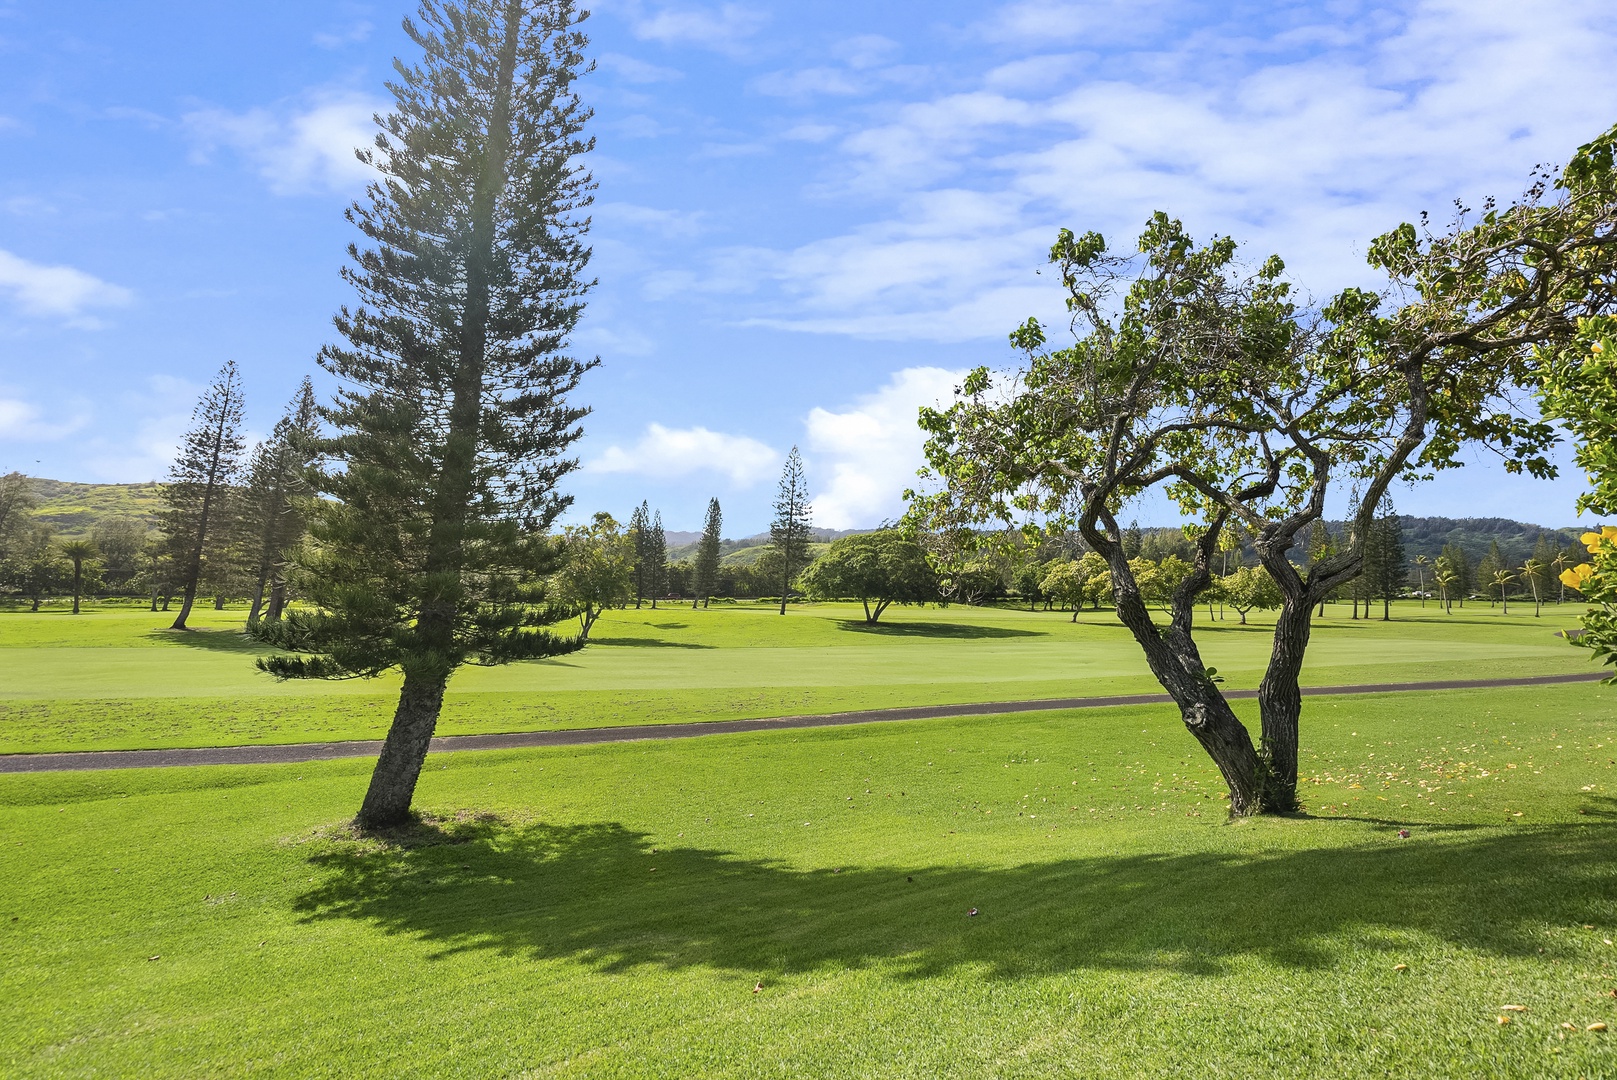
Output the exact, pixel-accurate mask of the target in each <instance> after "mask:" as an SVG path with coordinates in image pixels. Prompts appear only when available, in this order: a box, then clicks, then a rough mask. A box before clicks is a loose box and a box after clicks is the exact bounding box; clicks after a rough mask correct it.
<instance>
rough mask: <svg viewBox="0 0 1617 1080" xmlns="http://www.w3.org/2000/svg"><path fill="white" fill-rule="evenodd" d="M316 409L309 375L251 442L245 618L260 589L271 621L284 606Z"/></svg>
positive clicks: (258, 603) (254, 616)
mask: <svg viewBox="0 0 1617 1080" xmlns="http://www.w3.org/2000/svg"><path fill="white" fill-rule="evenodd" d="M319 423H320V420H319V410H318V408H317V406H316V405H315V400H314V386H313V384H312V383H310V381H309V380H308V379H304V380H303V384H302V385H301V386H299V387H298V392H297V394H296V395H295V396H294V397H293V398H292V401H291V402H290V403H289V404H288V405H287V407H286V415H284V416H282V417H281V419H280V420H279V421H278V422H277V423H276V425H275V430H274V431H273V432H271V433H270V437H269V438H267V439H265V440H264V441H263V442H261V443H259V444H258V446H256V447H254V449H253V455H252V458H251V459H250V460H249V462H248V465H247V491H246V495H245V499H244V502H245V508H246V513H245V515H244V516H245V519H246V521H247V523H248V526H249V530H248V531H249V535H250V538H251V543H250V547H249V550H250V551H251V553H252V563H253V565H252V572H253V606H252V609H251V610H250V611H249V612H248V615H247V623H248V625H252V624H254V623H257V622H258V617H259V613H260V611H261V610H262V609H263V606H264V600H265V592H266V590H267V591H268V593H269V597H268V599H269V609H268V611H267V612H265V614H266V617H267V618H268V619H269V620H270V621H271V622H276V621H278V620H279V619H280V618H281V614H282V612H283V611H284V610H285V608H286V570H287V560H288V554H289V553H290V552H291V550H292V548H293V547H294V546H295V545H296V544H297V543H298V541H300V540H301V539H302V538H303V530H304V502H305V500H306V498H307V494H308V481H309V469H310V468H311V467H312V466H313V465H314V454H315V444H316V440H317V439H318V438H319V434H320V431H319Z"/></svg>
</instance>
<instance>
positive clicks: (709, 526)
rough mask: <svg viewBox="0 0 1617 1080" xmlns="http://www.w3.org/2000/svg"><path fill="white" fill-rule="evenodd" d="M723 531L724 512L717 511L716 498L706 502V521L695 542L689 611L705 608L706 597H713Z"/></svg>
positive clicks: (717, 501)
mask: <svg viewBox="0 0 1617 1080" xmlns="http://www.w3.org/2000/svg"><path fill="white" fill-rule="evenodd" d="M723 530H724V512H723V511H722V510H720V509H719V500H718V499H716V498H713V499H709V500H708V501H707V519H706V520H705V521H704V522H703V523H702V538H701V539H700V540H698V541H697V542H696V566H695V573H694V574H693V575H692V577H693V579H694V581H693V584H694V585H695V588H694V589H692V590H691V591H692V593H693V594H694V595H693V596H692V597H691V609H692V610H695V609H696V606H697V605H698V604H700V605H701V606H703V607H706V606H707V601H708V597H710V596H712V595H713V587H714V585H715V584H717V582H718V580H719V544H720V533H721V532H722V531H723Z"/></svg>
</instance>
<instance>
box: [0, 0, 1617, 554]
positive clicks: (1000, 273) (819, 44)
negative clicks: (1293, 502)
mask: <svg viewBox="0 0 1617 1080" xmlns="http://www.w3.org/2000/svg"><path fill="white" fill-rule="evenodd" d="M405 12H406V7H405V5H403V4H387V3H343V2H339V3H331V2H329V0H328V2H323V3H312V2H305V0H282V2H281V3H278V4H275V5H270V6H260V5H250V6H249V5H239V4H219V3H216V2H214V3H200V2H197V3H163V2H153V3H146V4H138V5H137V4H121V3H88V2H77V0H65V2H59V3H54V4H44V3H37V2H32V3H15V2H12V3H7V2H6V0H0V470H9V469H13V468H16V469H22V470H24V471H26V472H29V473H33V474H36V475H43V476H51V477H55V478H58V479H71V480H107V481H114V480H116V481H125V480H147V479H153V478H157V477H159V476H160V475H161V473H162V471H163V468H164V466H165V465H166V462H167V459H168V457H169V456H170V455H171V453H172V449H173V447H174V445H175V443H176V441H177V439H178V437H179V435H180V433H181V431H182V430H183V429H184V426H185V423H186V420H187V417H188V414H189V411H190V409H191V406H192V404H193V402H194V399H195V395H196V393H197V391H198V390H199V389H200V388H201V386H202V384H203V383H205V382H206V380H207V379H208V377H209V376H210V375H211V374H212V372H214V371H215V370H216V369H217V368H218V366H219V364H220V363H221V362H223V361H224V360H225V359H227V358H233V359H235V360H237V361H238V362H239V363H240V364H241V366H242V368H243V371H244V373H245V379H246V387H247V392H248V395H249V399H248V400H249V406H250V407H249V425H250V427H251V428H252V430H253V431H254V432H264V431H267V430H268V429H269V427H270V426H271V425H272V424H273V422H274V420H275V418H276V416H277V415H278V414H279V411H280V409H281V408H282V406H283V404H284V402H285V401H286V399H287V398H288V397H289V396H290V395H291V393H292V391H293V389H294V388H295V386H296V384H297V382H298V380H299V379H300V378H301V377H302V376H303V375H304V374H306V373H309V372H311V371H312V370H313V368H314V365H313V362H312V357H313V355H314V353H315V351H316V349H317V348H318V346H319V345H320V343H321V342H323V341H325V340H327V339H328V338H329V336H330V316H331V313H332V312H333V311H334V310H335V309H336V307H337V306H338V305H339V304H341V303H343V302H344V301H345V300H347V299H348V296H347V292H346V290H345V288H344V287H343V285H342V283H341V281H340V280H339V278H338V276H337V269H338V267H339V266H340V264H341V259H342V253H343V248H344V246H345V245H346V244H347V243H348V242H349V240H350V239H351V238H353V232H352V229H351V227H350V226H348V225H347V224H346V223H345V222H344V221H343V220H342V216H341V215H342V209H343V207H344V206H345V205H346V203H347V202H348V201H350V200H351V199H352V198H354V197H355V195H356V194H357V193H358V191H359V190H360V188H361V187H362V185H363V183H364V180H365V176H364V173H363V170H362V169H361V167H360V166H359V165H358V164H357V163H356V162H354V160H353V158H352V153H351V149H352V147H353V146H354V145H356V143H358V142H360V141H363V140H365V139H366V138H367V135H366V131H367V128H368V127H369V117H370V115H371V114H372V113H373V112H374V111H376V110H378V109H383V108H385V107H386V99H385V91H384V89H383V86H382V82H383V80H384V78H385V77H386V75H387V72H388V70H389V67H388V65H389V62H390V59H391V57H392V56H394V55H395V54H396V53H399V52H401V51H404V50H406V49H407V47H408V43H407V42H406V40H405V39H404V37H403V35H402V33H401V32H400V31H399V29H398V24H399V20H400V18H401V16H402V15H403V14H405ZM589 29H590V33H591V35H592V37H593V42H594V45H593V48H594V53H595V55H596V57H597V58H598V60H599V70H598V71H597V73H596V74H594V75H593V76H591V77H590V79H589V80H588V85H587V88H586V96H587V97H588V99H589V100H590V102H591V103H592V104H593V105H594V107H595V109H596V112H597V119H596V121H595V129H594V130H595V134H596V135H597V137H598V140H599V144H598V149H597V151H596V152H595V154H594V156H593V162H592V165H593V168H594V172H595V175H596V177H597V179H598V181H599V183H600V190H599V196H598V198H599V205H598V207H597V211H596V215H595V217H596V227H595V230H594V233H593V237H594V246H595V251H596V258H595V262H594V264H593V268H594V272H595V273H596V274H597V275H598V277H599V279H600V286H599V289H598V290H597V291H596V293H595V294H594V297H593V301H592V306H591V309H590V313H589V316H588V319H587V322H586V325H585V327H584V328H583V330H582V332H581V334H580V340H579V347H580V350H581V351H585V352H588V353H599V354H600V356H601V358H602V360H603V364H602V366H601V368H600V369H599V370H598V371H596V372H594V373H592V374H591V375H590V376H589V377H588V379H587V381H586V383H585V385H584V387H583V388H582V390H581V391H580V398H581V400H583V401H585V402H587V403H589V404H591V405H593V406H594V408H595V414H594V416H592V417H591V418H590V420H589V421H587V423H586V427H587V431H588V434H587V437H586V438H585V440H584V441H583V442H582V443H581V444H580V446H579V454H580V456H581V457H582V458H583V460H584V463H585V466H584V468H583V469H582V470H581V471H580V472H579V473H577V474H575V475H574V476H573V477H572V478H570V480H569V486H570V489H571V490H572V491H573V492H574V493H575V494H576V495H577V498H578V509H579V510H580V511H593V510H595V509H599V508H605V509H611V510H613V511H614V512H617V513H619V514H624V513H626V512H627V509H628V507H629V506H630V505H632V504H633V503H637V502H638V501H639V500H640V499H641V498H649V499H650V500H651V502H652V504H653V505H654V506H659V507H661V508H662V510H663V513H664V517H665V519H666V521H667V524H668V526H669V527H670V528H675V529H693V528H697V527H699V525H700V520H701V514H702V511H703V508H704V507H705V505H706V500H707V497H708V496H709V495H717V496H718V497H719V498H720V500H721V501H722V502H723V504H724V506H725V509H726V518H727V528H726V532H727V533H728V534H732V535H742V534H745V533H748V532H752V531H756V530H757V529H760V528H762V527H763V526H764V525H765V523H766V521H767V517H768V503H769V500H770V498H771V496H772V494H773V489H774V482H775V478H776V476H777V475H778V471H779V466H780V462H781V459H782V457H783V455H784V452H785V451H786V450H787V449H788V448H789V447H790V446H791V445H793V444H796V445H799V446H800V447H801V448H802V451H803V454H804V457H805V460H806V463H807V467H808V473H809V479H810V482H811V488H812V490H813V493H814V496H815V513H816V519H817V521H818V522H819V523H821V524H824V525H829V526H835V527H854V526H867V525H872V524H875V523H877V522H879V521H880V520H882V519H883V518H885V517H889V516H892V515H894V514H896V513H897V512H898V511H899V510H900V504H899V498H898V495H899V492H900V491H901V490H902V489H903V487H904V486H905V485H906V483H908V482H909V480H910V478H911V476H912V475H913V471H914V469H915V467H916V466H917V465H918V464H919V452H918V446H919V437H918V435H917V434H916V432H915V428H914V414H915V409H916V407H917V406H918V405H919V404H922V403H930V402H932V401H935V400H937V399H938V398H939V397H940V396H941V395H945V394H947V392H948V390H949V387H950V386H951V385H952V384H953V380H954V377H955V373H956V372H958V371H960V370H962V369H964V368H967V367H970V366H972V365H975V364H978V363H989V364H995V365H998V364H1004V363H1006V362H1008V361H1009V360H1010V356H1009V353H1008V351H1007V347H1006V345H1005V334H1006V332H1007V331H1008V330H1009V329H1010V328H1011V327H1012V326H1013V325H1015V324H1016V323H1018V322H1020V321H1022V320H1023V319H1025V318H1026V317H1027V316H1028V315H1040V316H1042V317H1046V318H1051V319H1055V318H1059V312H1060V297H1059V295H1058V294H1057V293H1056V292H1055V291H1054V288H1053V283H1052V282H1051V281H1050V280H1049V278H1048V277H1044V276H1040V275H1039V274H1038V273H1037V271H1038V269H1039V268H1040V265H1041V263H1042V260H1043V254H1044V252H1045V251H1046V250H1047V248H1048V246H1049V243H1050V240H1051V238H1052V236H1053V234H1054V232H1055V230H1056V229H1057V228H1059V227H1061V226H1063V225H1065V226H1070V227H1073V228H1075V229H1080V230H1082V229H1087V228H1099V229H1101V230H1102V231H1103V232H1105V233H1106V234H1107V235H1108V236H1110V237H1112V238H1114V241H1126V240H1127V239H1128V237H1129V236H1130V235H1132V233H1133V231H1135V230H1136V229H1137V228H1138V226H1139V224H1140V223H1141V222H1142V221H1143V220H1144V219H1145V217H1146V216H1147V214H1149V213H1150V211H1152V210H1153V209H1156V208H1162V209H1165V210H1168V211H1169V212H1171V213H1173V214H1175V215H1177V216H1180V217H1182V218H1183V219H1184V220H1185V221H1186V222H1187V224H1188V225H1189V226H1190V227H1191V228H1192V230H1193V231H1195V232H1196V233H1197V234H1198V235H1206V234H1208V233H1211V232H1215V231H1216V232H1228V233H1231V234H1233V235H1234V236H1235V237H1236V238H1237V239H1238V240H1240V241H1242V242H1243V243H1244V244H1245V245H1246V246H1247V248H1248V250H1249V252H1250V253H1251V254H1252V255H1253V256H1255V257H1261V256H1262V255H1264V254H1267V253H1268V252H1269V251H1278V252H1279V253H1281V254H1282V255H1283V256H1284V257H1285V258H1286V260H1287V262H1288V264H1289V265H1290V266H1291V268H1292V270H1293V272H1294V274H1295V276H1296V277H1297V279H1298V280H1299V281H1300V282H1301V283H1302V284H1304V285H1305V286H1306V287H1307V288H1308V289H1309V290H1311V291H1312V293H1313V294H1315V295H1319V296H1323V295H1327V294H1329V293H1331V292H1334V291H1335V290H1336V289H1338V288H1340V287H1341V286H1343V285H1346V284H1364V285H1372V286H1373V285H1375V284H1376V279H1375V278H1374V276H1373V275H1372V274H1371V273H1370V272H1369V271H1368V270H1367V269H1366V268H1365V267H1364V265H1363V252H1364V249H1365V246H1366V242H1367V241H1368V240H1369V238H1370V237H1372V236H1374V235H1375V234H1377V233H1379V232H1381V231H1383V230H1385V229H1387V228H1389V227H1391V226H1392V225H1395V224H1397V223H1398V222H1399V221H1403V220H1407V219H1411V218H1412V217H1413V216H1414V215H1416V214H1418V213H1419V212H1420V211H1421V210H1423V209H1424V210H1432V211H1434V212H1436V213H1437V214H1438V216H1440V217H1441V216H1442V214H1443V212H1444V211H1446V210H1447V208H1448V205H1449V203H1450V201H1451V200H1452V199H1454V198H1455V197H1463V198H1466V199H1469V200H1477V199H1480V198H1482V197H1483V196H1485V195H1487V194H1490V193H1492V194H1498V195H1502V196H1506V197H1508V196H1510V195H1512V194H1514V193H1516V192H1518V191H1519V190H1520V189H1521V187H1522V186H1523V183H1524V179H1525V176H1526V173H1527V171H1528V169H1529V168H1530V167H1531V166H1532V165H1533V164H1534V163H1536V162H1540V161H1559V160H1563V159H1564V158H1565V157H1566V156H1567V154H1568V153H1569V152H1570V151H1571V150H1572V148H1573V147H1575V146H1576V145H1577V144H1578V143H1580V142H1582V141H1584V140H1586V139H1587V138H1589V137H1591V136H1592V135H1594V134H1596V133H1598V132H1599V131H1601V130H1603V129H1605V128H1606V127H1608V126H1609V125H1610V124H1611V123H1612V122H1613V121H1617V89H1614V87H1617V84H1614V83H1613V81H1612V78H1611V66H1610V58H1611V57H1612V56H1613V55H1617V20H1613V19H1612V18H1611V9H1610V6H1609V2H1605V0H1601V2H1594V0H1589V2H1579V0H1568V2H1565V3H1535V2H1532V0H1514V2H1510V3H1502V2H1495V0H1449V2H1412V3H1406V4H1374V3H1359V2H1353V0H1344V2H1340V3H1313V4H1304V3H1297V4H1287V3H1265V4H1246V3H1233V4H1232V3H1220V4H1190V3H1174V2H1154V0H1134V2H1131V3H1114V2H1103V0H1091V2H1080V3H1065V2H1056V0H1021V2H1012V3H1008V4H998V5H995V4H984V3H971V4H967V3H953V2H947V0H943V2H933V3H908V2H890V3H884V4H870V3H857V4H856V3H843V2H838V0H821V2H817V3H813V4H802V3H796V4H787V3H776V4H771V3H764V2H736V3H718V4H712V3H696V2H689V3H687V2H684V0H681V2H677V3H657V2H652V0H608V2H605V3H602V4H600V5H598V6H597V7H596V8H595V14H594V16H593V18H592V19H591V20H590V24H589ZM1577 491H1578V484H1577V481H1576V478H1575V477H1574V478H1570V479H1567V480H1564V481H1562V482H1559V483H1555V484H1544V483H1538V482H1533V481H1528V480H1521V479H1514V478H1509V477H1506V476H1504V475H1503V474H1502V472H1501V471H1500V470H1497V469H1495V468H1493V467H1491V466H1489V465H1488V464H1487V463H1486V461H1483V460H1479V461H1478V462H1477V463H1476V464H1475V465H1474V466H1473V467H1470V468H1467V469H1464V470H1461V471H1460V473H1458V474H1454V475H1451V476H1446V477H1444V478H1442V479H1440V480H1439V481H1437V482H1435V483H1432V484H1428V485H1425V486H1423V487H1421V488H1419V489H1416V490H1414V491H1402V492H1398V493H1396V495H1395V497H1396V498H1397V500H1398V503H1399V507H1400V509H1401V510H1403V511H1404V512H1406V513H1423V514H1446V515H1450V516H1462V515H1500V516H1510V517H1518V518H1525V519H1529V520H1535V521H1539V522H1542V523H1545V524H1556V523H1564V522H1568V521H1570V520H1572V501H1573V498H1574V497H1575V496H1576V494H1577ZM1141 516H1142V519H1143V520H1149V519H1150V518H1151V517H1153V516H1156V515H1153V514H1152V513H1151V512H1150V511H1149V509H1148V510H1147V511H1146V512H1144V513H1142V515H1141Z"/></svg>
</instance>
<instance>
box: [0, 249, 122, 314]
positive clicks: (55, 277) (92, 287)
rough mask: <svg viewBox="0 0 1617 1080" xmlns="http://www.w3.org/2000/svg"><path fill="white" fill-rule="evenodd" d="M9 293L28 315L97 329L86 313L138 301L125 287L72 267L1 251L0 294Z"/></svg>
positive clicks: (16, 304)
mask: <svg viewBox="0 0 1617 1080" xmlns="http://www.w3.org/2000/svg"><path fill="white" fill-rule="evenodd" d="M5 293H9V294H10V296H11V301H12V303H13V304H14V305H15V306H16V308H17V310H18V311H20V312H21V313H22V314H24V315H34V316H44V317H53V316H54V317H59V318H66V319H68V320H70V321H75V322H77V323H78V324H79V325H85V326H93V325H95V323H94V320H91V319H87V318H86V317H85V312H87V311H88V310H90V309H92V308H105V307H121V306H123V305H125V304H127V303H129V302H130V300H132V299H133V298H134V294H133V293H132V292H130V291H129V290H128V289H126V288H124V287H123V286H122V285H113V284H111V283H109V282H105V281H102V280H101V279H100V278H98V277H96V276H94V275H93V274H87V273H85V272H84V271H83V270H77V269H74V268H73V267H71V266H46V265H44V264H43V263H36V262H29V261H28V260H27V259H24V258H21V257H20V256H17V255H13V254H11V253H10V252H9V251H3V250H0V294H5Z"/></svg>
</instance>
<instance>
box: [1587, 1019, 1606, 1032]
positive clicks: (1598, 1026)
mask: <svg viewBox="0 0 1617 1080" xmlns="http://www.w3.org/2000/svg"><path fill="white" fill-rule="evenodd" d="M1583 1030H1585V1031H1605V1030H1606V1025H1605V1024H1604V1023H1602V1022H1601V1021H1599V1020H1596V1021H1595V1022H1594V1023H1592V1024H1590V1025H1589V1026H1588V1027H1586V1028H1584V1029H1583Z"/></svg>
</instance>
